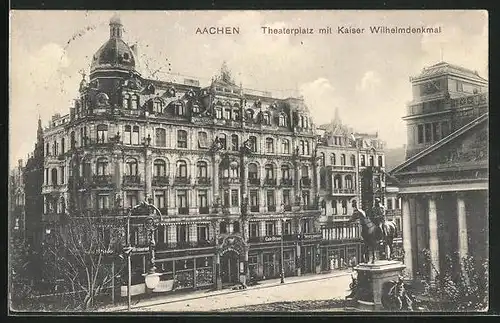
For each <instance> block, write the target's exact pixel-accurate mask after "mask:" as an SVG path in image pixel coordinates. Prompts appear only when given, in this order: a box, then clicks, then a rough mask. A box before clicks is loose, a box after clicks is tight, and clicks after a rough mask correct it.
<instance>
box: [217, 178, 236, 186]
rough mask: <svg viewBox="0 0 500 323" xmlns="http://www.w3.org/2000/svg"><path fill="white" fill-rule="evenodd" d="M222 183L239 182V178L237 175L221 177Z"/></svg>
mask: <svg viewBox="0 0 500 323" xmlns="http://www.w3.org/2000/svg"><path fill="white" fill-rule="evenodd" d="M221 182H222V185H228V184H239V182H240V179H239V178H238V177H223V178H221Z"/></svg>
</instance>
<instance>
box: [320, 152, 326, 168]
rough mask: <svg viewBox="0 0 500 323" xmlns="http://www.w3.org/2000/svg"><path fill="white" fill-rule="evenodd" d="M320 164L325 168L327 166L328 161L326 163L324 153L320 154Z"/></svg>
mask: <svg viewBox="0 0 500 323" xmlns="http://www.w3.org/2000/svg"><path fill="white" fill-rule="evenodd" d="M319 158H320V160H319V162H320V166H321V167H325V164H326V161H325V154H324V153H320V154H319Z"/></svg>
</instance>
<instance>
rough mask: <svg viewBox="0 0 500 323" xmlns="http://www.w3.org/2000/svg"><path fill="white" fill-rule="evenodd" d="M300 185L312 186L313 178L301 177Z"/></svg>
mask: <svg viewBox="0 0 500 323" xmlns="http://www.w3.org/2000/svg"><path fill="white" fill-rule="evenodd" d="M300 185H301V186H302V187H311V179H310V178H309V177H302V178H301V179H300Z"/></svg>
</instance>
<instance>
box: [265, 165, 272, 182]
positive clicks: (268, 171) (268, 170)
mask: <svg viewBox="0 0 500 323" xmlns="http://www.w3.org/2000/svg"><path fill="white" fill-rule="evenodd" d="M265 170H266V179H273V178H274V166H273V164H267V165H266V166H265Z"/></svg>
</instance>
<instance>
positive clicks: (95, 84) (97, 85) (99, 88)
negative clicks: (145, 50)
mask: <svg viewBox="0 0 500 323" xmlns="http://www.w3.org/2000/svg"><path fill="white" fill-rule="evenodd" d="M122 36H123V25H122V22H121V20H120V18H119V17H118V16H117V15H115V16H113V17H112V18H111V19H110V21H109V39H108V41H107V42H106V43H104V44H103V45H102V46H101V47H100V48H99V49H98V50H97V52H96V53H95V54H94V56H93V58H92V63H91V66H90V80H89V84H88V88H89V91H88V93H89V95H90V101H91V102H92V103H90V104H91V105H93V103H94V101H96V102H95V104H99V103H100V104H101V105H103V104H104V105H106V102H108V101H109V104H118V103H119V102H120V101H121V99H120V94H119V92H120V90H119V89H120V87H121V86H122V85H123V84H124V83H125V82H127V81H129V80H137V79H138V78H140V74H139V73H138V72H137V70H136V60H137V58H136V57H135V56H136V55H135V53H134V51H133V50H132V49H131V47H129V46H128V45H127V43H125V42H124V41H123V39H122ZM133 82H134V81H133ZM100 93H102V94H100ZM96 95H100V97H99V98H101V101H99V98H98V99H97V100H95V99H94V98H93V97H95V96H96Z"/></svg>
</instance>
